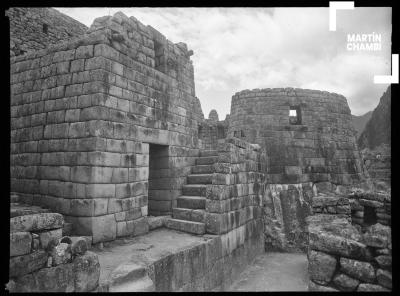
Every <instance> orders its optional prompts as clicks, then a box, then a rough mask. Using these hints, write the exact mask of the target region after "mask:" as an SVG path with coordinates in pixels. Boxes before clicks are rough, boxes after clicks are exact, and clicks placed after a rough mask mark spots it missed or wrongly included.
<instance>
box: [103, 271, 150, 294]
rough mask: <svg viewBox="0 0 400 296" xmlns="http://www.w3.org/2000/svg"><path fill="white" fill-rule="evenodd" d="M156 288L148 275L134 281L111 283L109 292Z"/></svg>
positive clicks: (146, 290) (145, 290) (147, 290)
mask: <svg viewBox="0 0 400 296" xmlns="http://www.w3.org/2000/svg"><path fill="white" fill-rule="evenodd" d="M155 290H156V288H155V286H154V283H153V281H152V280H151V279H150V278H149V276H148V275H146V276H144V277H142V278H140V279H137V280H135V281H130V282H124V283H122V284H119V285H112V286H110V288H109V290H108V291H109V292H154V291H155Z"/></svg>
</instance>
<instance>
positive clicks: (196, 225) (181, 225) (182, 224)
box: [166, 219, 206, 234]
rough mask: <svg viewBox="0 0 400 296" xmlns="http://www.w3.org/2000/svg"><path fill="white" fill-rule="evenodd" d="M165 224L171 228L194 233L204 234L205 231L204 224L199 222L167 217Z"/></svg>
mask: <svg viewBox="0 0 400 296" xmlns="http://www.w3.org/2000/svg"><path fill="white" fill-rule="evenodd" d="M166 226H167V227H168V228H171V229H175V230H179V231H183V232H189V233H194V234H204V233H205V232H206V227H205V224H204V223H200V222H192V221H186V220H179V219H169V220H167V221H166Z"/></svg>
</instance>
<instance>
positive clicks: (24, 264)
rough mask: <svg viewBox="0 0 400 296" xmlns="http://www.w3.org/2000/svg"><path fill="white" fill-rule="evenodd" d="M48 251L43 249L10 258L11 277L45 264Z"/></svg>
mask: <svg viewBox="0 0 400 296" xmlns="http://www.w3.org/2000/svg"><path fill="white" fill-rule="evenodd" d="M46 262H47V253H46V252H45V251H43V250H38V251H36V252H33V253H30V254H27V255H22V256H17V257H12V258H10V269H9V270H10V277H16V276H21V275H24V274H27V273H30V272H32V271H35V270H38V269H40V268H42V267H44V266H45V264H46Z"/></svg>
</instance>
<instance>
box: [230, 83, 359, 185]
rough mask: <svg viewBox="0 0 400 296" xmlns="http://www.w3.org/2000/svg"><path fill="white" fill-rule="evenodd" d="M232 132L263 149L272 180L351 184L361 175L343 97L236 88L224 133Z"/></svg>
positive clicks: (300, 90)
mask: <svg viewBox="0 0 400 296" xmlns="http://www.w3.org/2000/svg"><path fill="white" fill-rule="evenodd" d="M290 110H292V111H290ZM290 112H292V114H296V115H297V117H296V116H290ZM235 132H236V133H240V134H243V137H244V138H245V139H246V140H247V141H249V142H251V143H257V144H260V145H261V146H262V147H265V148H266V149H267V152H268V157H269V172H268V173H269V177H270V183H278V184H282V183H288V184H293V183H304V182H324V181H330V182H332V183H334V184H342V185H343V184H345V185H346V184H347V185H351V184H355V183H360V182H362V181H364V179H365V177H364V174H363V168H362V163H361V158H360V155H359V152H358V148H357V144H356V138H355V131H354V127H353V125H352V118H351V114H350V109H349V106H348V105H347V101H346V98H345V97H343V96H341V95H337V94H334V93H328V92H322V91H316V90H304V89H293V88H275V89H255V90H252V91H249V90H245V91H241V92H238V93H236V94H235V95H234V96H233V97H232V105H231V114H230V118H229V128H228V136H232V135H234V133H235Z"/></svg>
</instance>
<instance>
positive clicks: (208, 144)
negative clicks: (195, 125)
mask: <svg viewBox="0 0 400 296" xmlns="http://www.w3.org/2000/svg"><path fill="white" fill-rule="evenodd" d="M227 131H228V122H227V121H226V120H222V121H219V119H218V113H217V111H215V110H211V111H210V114H209V115H208V119H205V120H204V121H203V122H202V123H201V125H200V127H199V140H200V141H201V148H203V149H205V150H216V149H217V147H218V140H220V139H225V138H226V136H227Z"/></svg>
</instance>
